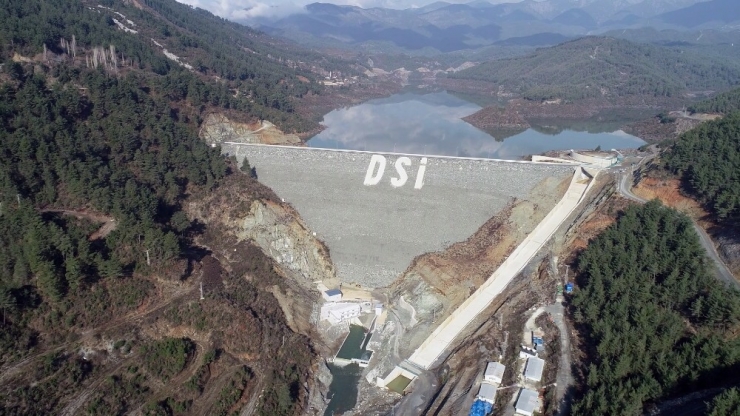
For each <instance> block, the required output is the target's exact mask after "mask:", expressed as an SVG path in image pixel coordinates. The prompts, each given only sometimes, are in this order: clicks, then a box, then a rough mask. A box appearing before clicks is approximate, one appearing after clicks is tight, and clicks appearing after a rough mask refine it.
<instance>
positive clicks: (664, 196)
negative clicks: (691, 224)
mask: <svg viewBox="0 0 740 416" xmlns="http://www.w3.org/2000/svg"><path fill="white" fill-rule="evenodd" d="M632 191H633V192H634V193H635V195H637V196H639V197H641V198H644V199H647V200H651V199H655V198H658V199H659V200H660V201H661V202H663V204H665V205H667V206H670V207H672V208H675V209H677V210H679V211H681V212H683V213H685V214H687V215H689V216H690V217H692V218H695V219H698V220H704V221H703V222H705V224H702V226H704V225H707V224H706V219H707V218H708V216H709V213H708V212H707V211H705V210H704V208H703V207H702V206H701V204H699V202H697V201H695V200H693V199H691V198H689V197H688V196H686V195H684V194H683V193H682V192H681V181H679V180H678V179H673V178H669V179H662V178H655V177H647V178H644V179H642V180H641V181H640V183H639V184H638V185H637V186H636V187H635V188H633V190H632Z"/></svg>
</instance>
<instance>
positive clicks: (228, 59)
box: [0, 0, 350, 132]
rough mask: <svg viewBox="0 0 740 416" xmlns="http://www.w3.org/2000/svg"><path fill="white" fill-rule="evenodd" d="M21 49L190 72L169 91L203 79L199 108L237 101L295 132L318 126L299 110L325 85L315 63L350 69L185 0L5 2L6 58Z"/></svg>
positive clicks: (115, 67)
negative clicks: (318, 78) (205, 84)
mask: <svg viewBox="0 0 740 416" xmlns="http://www.w3.org/2000/svg"><path fill="white" fill-rule="evenodd" d="M14 54H18V55H16V58H18V56H29V57H32V58H39V60H40V61H42V62H45V63H47V64H52V63H54V64H58V63H62V62H65V63H68V64H70V65H76V66H78V67H81V66H84V67H85V68H88V67H98V66H101V67H105V68H106V70H107V71H108V72H111V73H116V74H121V73H127V72H131V71H137V70H138V71H145V72H146V73H153V74H157V75H167V74H172V75H174V74H183V75H182V77H180V78H178V79H177V82H176V83H173V85H171V86H170V91H169V92H170V93H171V94H177V95H180V96H183V95H185V93H186V90H188V89H191V88H192V86H191V85H189V84H190V80H191V79H194V78H197V77H200V78H202V79H203V80H205V81H206V82H209V84H210V85H209V86H208V88H206V89H208V90H210V92H211V94H210V96H209V97H203V96H202V95H203V91H202V90H203V89H202V88H201V91H199V93H200V95H201V100H199V101H196V102H194V103H193V104H194V105H196V106H208V105H209V104H213V105H216V106H219V107H224V108H237V109H239V110H241V111H245V112H248V113H249V114H250V115H251V116H252V117H256V118H262V119H268V120H270V121H272V122H273V123H276V124H277V125H278V126H280V127H281V128H283V129H284V130H286V131H290V132H300V131H307V130H310V129H311V128H313V127H315V125H314V124H313V123H311V122H309V121H307V120H303V119H302V118H300V117H299V116H297V115H296V114H295V112H294V107H295V100H296V99H297V98H299V97H301V96H303V95H305V94H307V93H309V92H312V93H319V92H321V91H322V86H321V85H320V84H318V83H316V82H315V80H314V79H315V74H314V73H313V72H311V70H321V71H324V70H327V71H328V70H335V71H336V70H339V69H342V70H345V71H347V70H350V69H349V67H348V66H347V64H346V63H344V62H340V61H335V60H330V59H328V58H325V57H321V56H319V55H317V54H314V53H311V52H306V51H301V50H300V49H298V48H296V47H293V46H291V45H288V44H285V43H281V42H278V41H276V40H273V39H271V38H268V37H267V36H265V35H264V34H261V33H259V32H255V31H253V30H251V29H249V28H247V27H244V26H241V25H238V24H236V23H232V22H228V21H226V20H224V19H221V18H218V17H216V16H214V15H212V14H211V13H209V12H206V11H204V10H201V9H193V8H191V7H189V6H186V5H184V4H181V3H178V2H176V1H175V0H146V1H141V2H138V1H137V2H129V1H120V0H105V1H100V2H98V1H95V2H93V1H83V0H51V1H41V0H29V1H23V2H5V3H3V4H2V5H0V56H2V57H3V58H4V59H9V58H11V57H12V56H13V55H14ZM191 92H192V91H191ZM213 92H217V94H213ZM192 95H194V94H191V96H192ZM225 95H229V96H231V97H235V98H238V100H231V102H222V101H223V98H224V96H225ZM214 96H215V97H214Z"/></svg>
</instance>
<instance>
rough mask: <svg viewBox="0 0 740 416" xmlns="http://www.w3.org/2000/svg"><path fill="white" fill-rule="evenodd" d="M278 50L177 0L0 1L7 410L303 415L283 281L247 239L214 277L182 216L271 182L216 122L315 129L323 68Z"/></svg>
mask: <svg viewBox="0 0 740 416" xmlns="http://www.w3.org/2000/svg"><path fill="white" fill-rule="evenodd" d="M271 42H273V41H272V40H270V39H269V38H267V37H265V36H264V35H262V34H259V33H257V32H254V31H251V30H249V29H247V28H243V27H241V26H238V25H235V24H231V23H228V22H225V21H223V20H222V19H218V18H216V17H214V16H213V15H211V14H210V13H207V12H205V11H202V10H197V9H192V8H190V7H188V6H184V5H182V4H179V3H177V2H175V1H174V0H147V1H110V0H107V1H106V0H102V1H100V2H98V1H95V2H85V1H77V0H51V1H41V0H29V1H22V2H20V1H19V2H3V3H2V4H0V62H1V63H2V64H1V65H0V312H1V313H2V317H1V318H0V414H12V415H16V414H17V415H20V414H81V413H84V414H92V415H98V414H100V415H102V414H106V415H108V414H128V413H131V412H142V413H144V414H157V415H173V414H223V415H226V414H232V413H233V412H235V411H238V410H239V409H241V408H242V407H244V406H245V405H247V404H248V403H249V402H250V401H254V404H253V405H252V409H253V410H254V412H253V414H261V415H293V414H297V413H300V412H301V410H302V409H303V407H304V406H306V403H307V400H308V398H307V397H308V394H309V392H308V390H309V387H307V386H309V384H311V383H313V382H314V381H313V380H311V379H309V378H308V374H309V373H308V369H309V368H310V366H312V363H313V359H314V352H313V350H312V347H311V344H310V340H308V339H307V338H306V337H305V336H304V335H301V334H298V333H296V332H294V331H292V330H291V329H290V327H289V326H288V324H287V323H286V318H285V315H284V314H283V311H282V309H281V308H280V306H279V304H278V302H277V300H276V299H275V297H273V295H271V294H270V293H269V292H268V290H273V291H274V290H278V289H277V288H280V287H282V286H284V285H287V284H290V282H289V281H288V280H289V279H285V277H284V276H282V275H280V273H279V272H278V271H277V268H276V265H275V264H274V263H273V262H272V261H271V260H270V259H269V258H267V257H266V256H265V254H264V253H263V252H261V251H260V250H259V249H258V248H256V247H254V246H251V245H249V244H247V243H242V244H241V245H240V246H239V249H240V253H243V255H244V257H243V258H241V257H240V258H239V259H237V260H235V261H233V262H231V263H230V264H229V269H228V270H223V269H221V268H220V266H219V265H218V264H219V262H218V261H217V260H215V259H214V257H213V256H211V254H210V253H209V251H208V250H207V249H205V248H203V247H199V246H197V245H196V238H197V237H198V236H202V235H203V234H204V233H209V236H210V238H212V239H213V241H212V242H210V243H209V244H210V246H211V247H219V244H223V242H224V241H226V238H225V237H224V236H221V235H219V234H218V233H217V231H213V230H211V229H210V228H209V227H208V226H206V225H204V224H202V223H198V222H193V221H191V220H190V219H189V218H188V216H187V215H186V214H185V212H184V210H183V206H184V204H186V202H187V201H188V200H192V198H197V197H198V196H199V195H205V194H208V193H210V192H217V191H222V190H223V189H224V184H225V183H231V186H232V187H236V188H239V183H238V182H239V181H242V180H243V181H247V184H246V185H248V186H245V184H243V183H242V184H241V186H242V188H241V189H242V190H243V192H251V191H253V190H254V189H262V188H260V186H259V184H256V183H254V182H250V181H253V180H252V179H250V178H248V177H247V175H243V174H241V173H238V172H237V168H238V167H237V166H236V165H235V163H233V162H231V161H229V160H226V159H224V158H223V157H222V156H221V155H220V149H218V148H211V147H209V146H207V145H206V144H205V143H204V142H203V141H202V140H200V139H199V137H198V128H199V123H200V120H201V118H202V117H203V116H204V115H205V114H206V113H207V112H210V111H232V112H234V113H237V114H241V115H242V117H244V118H251V119H255V118H266V119H269V120H270V121H273V122H276V123H278V124H280V125H281V126H282V127H283V128H284V129H286V130H293V131H305V129H308V128H312V127H313V124H312V123H311V122H309V121H307V120H304V119H302V118H301V117H300V116H298V115H296V113H295V111H294V104H295V102H296V100H298V99H299V98H300V97H301V96H302V95H304V94H309V93H321V92H322V88H321V86H320V85H319V84H317V83H316V82H315V81H313V77H314V73H313V72H311V71H312V70H316V69H317V68H319V67H320V65H319V66H316V65H318V63H319V61H311V60H312V59H314V58H317V57H316V56H314V55H312V54H311V53H308V52H301V51H300V50H297V49H294V48H293V47H292V46H290V45H286V44H282V43H280V42H275V43H274V44H273V43H271ZM309 61H310V62H309ZM321 64H324V65H328V66H329V67H331V65H332V63H331V62H329V61H321ZM338 65H340V66H341V63H340V64H338ZM321 68H323V67H321ZM250 184H251V185H250ZM262 192H266V191H262ZM234 245H235V242H232V244H231V246H230V247H229V250H230V251H232V250H234V249H233V246H234ZM204 270H205V271H204ZM198 272H199V273H200V274H199V276H200V278H201V279H203V278H204V276H205V277H208V279H209V280H206V282H205V283H206V284H207V286H206V287H207V288H208V289H209V293H208V296H206V297H205V298H204V299H200V300H199V301H194V299H199V298H198V297H197V296H196V295H195V293H196V291H197V285H198V283H197V282H196V281H195V279H194V277H193V276H195V275H196V274H197V273H198ZM246 274H249V275H251V276H254V277H255V280H254V281H252V282H249V281H246V280H245V279H244V276H245V275H246ZM201 282H203V280H201ZM227 288H228V289H227ZM294 290H295V289H294ZM245 317H246V318H245ZM175 326H176V327H177V330H170V328H174V327H175ZM231 328H233V330H232V329H231ZM237 330H238V332H234V333H233V334H232V332H233V331H237ZM230 331H232V332H230ZM225 332H226V333H228V334H230V335H224V333H225ZM281 345H283V346H284V347H285V348H286V351H290V356H287V355H284V354H283V355H281V354H269V355H261V354H260V353H261V350H260V349H262V348H265V349H268V350H270V351H276V350H277V349H278V348H279V347H280V346H281ZM258 386H261V387H258ZM311 388H312V387H311ZM258 389H264V390H262V391H258ZM258 396H260V397H261V398H260V399H258Z"/></svg>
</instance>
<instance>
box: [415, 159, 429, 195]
mask: <svg viewBox="0 0 740 416" xmlns="http://www.w3.org/2000/svg"><path fill="white" fill-rule="evenodd" d="M426 171H427V158H425V157H422V158H421V162H420V163H419V171H418V172H416V183H415V184H414V189H421V187H422V186H424V173H425V172H426Z"/></svg>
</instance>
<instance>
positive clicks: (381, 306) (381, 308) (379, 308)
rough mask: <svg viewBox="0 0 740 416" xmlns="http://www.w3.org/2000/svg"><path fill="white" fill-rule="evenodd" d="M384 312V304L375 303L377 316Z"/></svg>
mask: <svg viewBox="0 0 740 416" xmlns="http://www.w3.org/2000/svg"><path fill="white" fill-rule="evenodd" d="M382 313H383V304H382V303H376V304H375V316H380V315H381V314H382Z"/></svg>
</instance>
